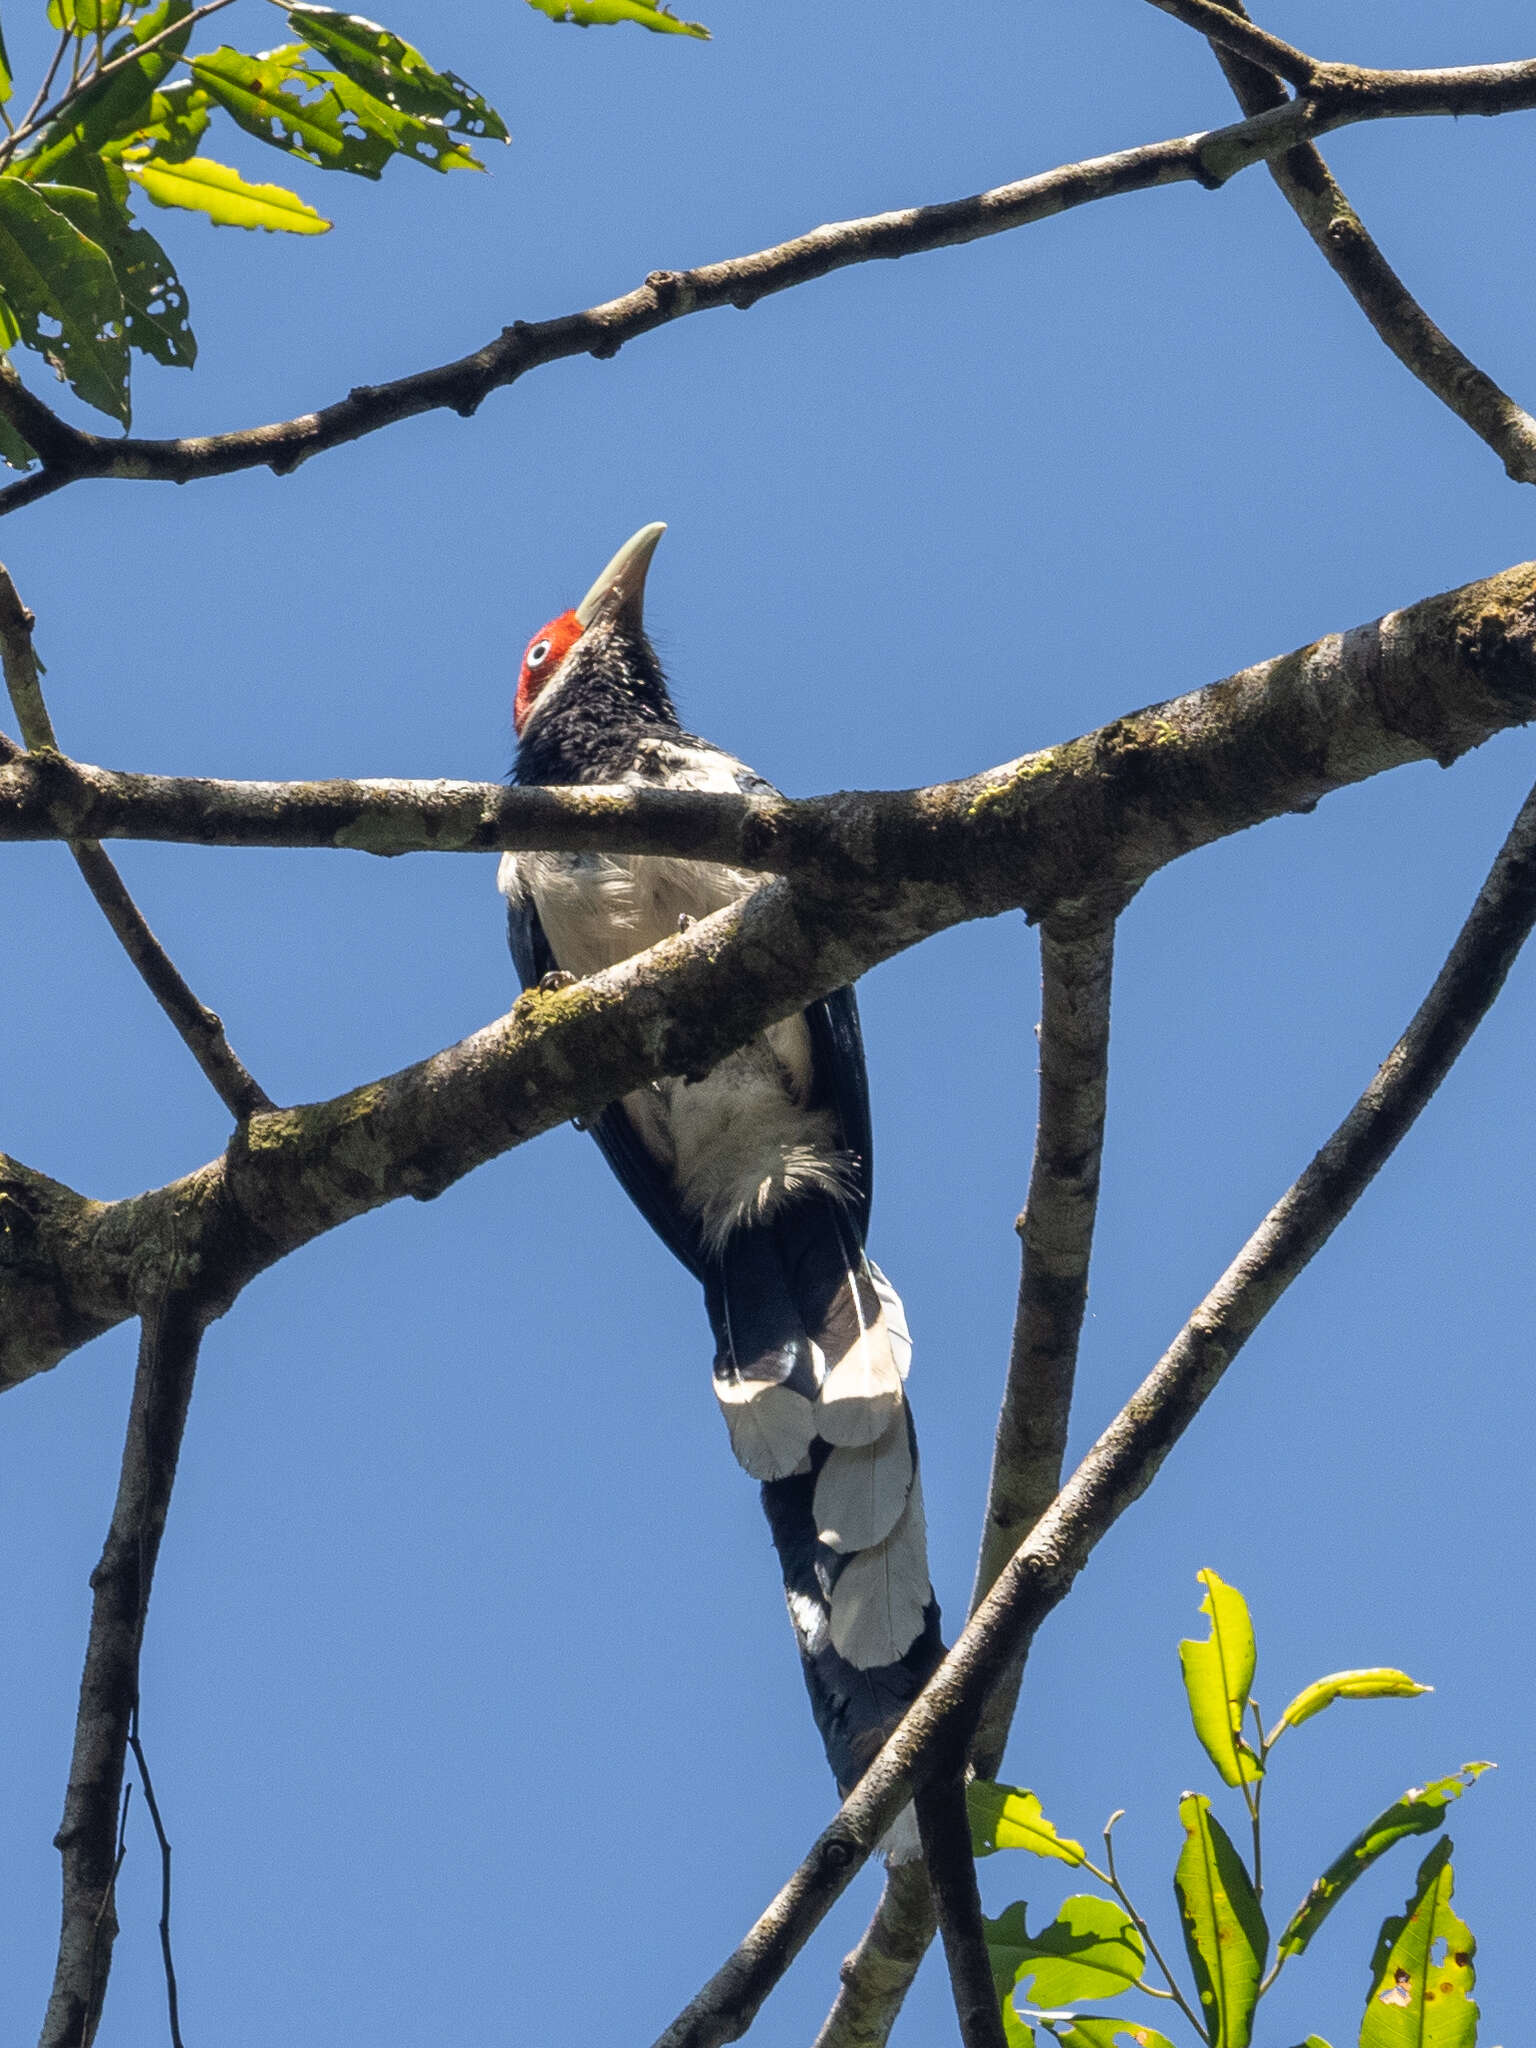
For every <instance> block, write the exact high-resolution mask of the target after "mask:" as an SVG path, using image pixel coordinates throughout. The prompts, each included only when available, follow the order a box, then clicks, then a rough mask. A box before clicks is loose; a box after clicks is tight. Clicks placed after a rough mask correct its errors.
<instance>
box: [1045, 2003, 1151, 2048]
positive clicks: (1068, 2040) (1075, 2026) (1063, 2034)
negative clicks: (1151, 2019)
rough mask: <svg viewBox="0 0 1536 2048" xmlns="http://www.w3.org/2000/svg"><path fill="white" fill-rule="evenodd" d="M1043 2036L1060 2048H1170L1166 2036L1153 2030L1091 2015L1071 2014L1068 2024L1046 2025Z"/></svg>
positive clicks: (1134, 2023) (1047, 2023)
mask: <svg viewBox="0 0 1536 2048" xmlns="http://www.w3.org/2000/svg"><path fill="white" fill-rule="evenodd" d="M1045 2030H1046V2032H1047V2033H1048V2034H1049V2035H1050V2036H1051V2038H1052V2039H1053V2040H1055V2041H1060V2042H1062V2043H1063V2044H1064V2048H1173V2043H1172V2042H1171V2041H1170V2040H1169V2039H1168V2036H1167V2035H1166V2034H1160V2033H1159V2032H1158V2031H1157V2029H1156V2027H1143V2026H1141V2025H1139V2024H1138V2023H1137V2022H1136V2021H1135V2020H1116V2019H1105V2018H1102V2017H1100V2016H1097V2015H1095V2014H1092V2013H1083V2012H1079V2013H1074V2014H1073V2015H1072V2018H1071V2019H1070V2020H1067V2021H1065V2022H1061V2021H1047V2022H1046V2028H1045Z"/></svg>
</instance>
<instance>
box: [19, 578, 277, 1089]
mask: <svg viewBox="0 0 1536 2048" xmlns="http://www.w3.org/2000/svg"><path fill="white" fill-rule="evenodd" d="M32 626H33V616H32V614H31V612H29V611H28V610H27V608H26V606H25V605H24V604H23V603H22V601H21V599H20V597H19V596H18V595H17V591H16V586H15V584H14V583H13V582H12V581H11V578H10V573H9V571H8V570H7V569H6V568H5V567H4V565H3V564H0V663H3V665H4V669H5V682H6V688H7V690H8V691H9V693H10V699H11V703H12V705H13V707H14V709H15V712H16V717H17V721H18V723H19V724H20V726H21V736H22V738H23V739H24V740H25V741H26V743H27V746H28V747H29V748H30V749H32V750H33V751H34V752H36V751H39V750H41V751H43V752H46V753H50V754H57V752H58V741H57V740H56V739H55V737H54V731H53V721H52V719H51V718H50V717H49V716H48V706H47V704H46V703H45V702H44V700H43V688H42V682H41V679H40V677H39V674H38V667H37V656H36V653H35V652H34V650H33V646H32ZM69 850H70V852H71V853H72V854H73V855H74V859H75V865H76V867H78V868H79V870H80V872H81V874H82V875H83V876H84V877H85V885H86V887H87V888H88V889H89V890H90V892H91V894H92V895H93V896H94V897H95V899H96V901H97V904H98V905H99V906H100V909H101V913H102V915H103V916H104V917H105V918H106V920H107V923H108V924H109V925H110V926H111V927H112V930H113V932H114V934H115V935H116V937H117V940H118V943H119V944H120V945H121V946H122V949H123V951H124V952H125V953H126V954H127V955H128V958H129V959H130V960H131V961H132V962H133V964H134V966H135V967H136V968H137V969H138V971H139V974H140V975H141V977H142V978H143V980H144V983H145V985H146V986H147V987H148V989H149V992H150V994H151V995H152V996H153V997H154V999H155V1001H156V1002H157V1003H158V1004H159V1005H160V1007H161V1009H162V1010H164V1012H165V1014H166V1016H167V1017H169V1018H170V1020H171V1022H172V1024H173V1025H174V1026H175V1027H176V1031H177V1034H178V1036H179V1037H180V1039H181V1041H182V1043H183V1044H184V1045H185V1046H186V1048H187V1050H188V1052H190V1053H191V1055H192V1057H193V1059H195V1060H196V1061H197V1064H198V1066H199V1067H201V1069H202V1071H203V1074H204V1075H205V1077H206V1078H207V1080H208V1081H209V1083H210V1084H211V1085H212V1087H213V1090H214V1092H215V1094H217V1096H218V1098H219V1100H220V1101H221V1102H222V1103H223V1104H224V1107H225V1108H226V1109H227V1110H228V1111H229V1112H230V1114H231V1115H232V1116H233V1117H234V1118H235V1119H236V1121H237V1122H238V1121H239V1120H240V1119H241V1118H242V1117H248V1116H252V1115H254V1113H255V1112H256V1111H257V1110H258V1109H270V1108H271V1107H272V1100H271V1097H270V1096H269V1095H268V1094H267V1092H266V1090H265V1089H264V1088H262V1087H261V1086H260V1085H259V1083H258V1082H256V1081H255V1080H254V1079H253V1078H252V1077H251V1075H250V1074H249V1073H248V1072H247V1071H246V1068H245V1065H244V1063H243V1062H242V1061H241V1059H240V1057H239V1055H238V1054H237V1053H236V1051H235V1049H234V1047H233V1046H232V1045H231V1044H230V1042H229V1040H228V1039H227V1038H226V1037H225V1035H224V1026H223V1023H222V1022H221V1021H220V1019H219V1018H218V1017H217V1016H216V1015H215V1013H214V1012H213V1011H212V1010H210V1009H208V1008H207V1006H206V1005H205V1004H203V1003H200V1002H199V1001H198V999H197V997H196V996H195V995H194V994H193V992H192V989H191V988H190V987H189V986H188V984H187V982H186V981H185V980H184V979H183V978H182V976H181V974H180V972H179V971H178V969H177V967H176V964H175V962H174V961H173V960H172V959H171V956H170V955H169V953H167V952H166V950H165V948H164V947H163V946H162V945H161V943H160V941H159V940H158V939H157V938H156V937H155V935H154V933H153V932H152V931H151V930H150V928H149V923H148V920H147V919H146V918H145V916H144V914H143V912H142V911H141V910H140V909H139V906H138V905H137V904H136V903H135V902H134V900H133V898H132V897H131V896H130V895H129V893H128V890H127V888H126V886H125V885H124V882H123V878H122V876H121V875H120V874H119V873H118V872H117V869H116V868H115V867H114V866H113V864H112V862H111V861H110V860H109V859H108V857H107V855H106V854H105V853H104V852H103V851H102V849H101V844H100V842H99V841H98V840H96V839H91V838H86V837H76V838H71V840H70V842H69Z"/></svg>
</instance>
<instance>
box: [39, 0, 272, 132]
mask: <svg viewBox="0 0 1536 2048" xmlns="http://www.w3.org/2000/svg"><path fill="white" fill-rule="evenodd" d="M233 5H234V0H206V4H205V5H204V6H202V7H194V8H193V10H192V12H191V13H190V14H184V15H182V16H181V17H180V18H179V19H178V20H176V21H173V22H171V23H170V25H169V26H168V27H166V28H163V29H160V30H159V31H157V33H156V34H154V35H152V36H146V37H145V38H144V40H143V42H142V43H135V44H134V46H133V48H132V49H131V50H125V51H124V53H123V55H122V56H121V57H115V58H114V59H113V60H112V62H111V63H110V64H102V63H101V62H100V61H99V58H100V45H99V43H98V51H97V55H98V61H97V62H96V63H95V64H93V65H92V66H91V67H90V68H89V69H88V70H87V71H85V72H84V73H82V74H81V76H79V77H78V78H76V79H75V80H74V82H73V83H72V84H71V86H70V88H69V90H68V91H67V92H64V93H61V94H60V95H59V97H58V99H57V100H56V101H55V102H54V104H53V105H52V106H51V107H47V108H44V109H43V110H42V111H41V112H39V111H38V110H39V108H40V107H41V106H42V100H43V97H44V95H45V94H46V92H47V88H48V86H50V85H51V84H52V83H53V72H54V71H56V70H57V69H58V59H57V58H55V60H54V66H53V71H50V72H49V74H48V78H47V80H46V82H45V84H44V87H43V92H42V93H40V94H39V96H38V98H37V99H36V100H34V101H33V103H32V106H31V107H30V108H29V110H28V112H27V117H26V119H25V120H24V121H23V122H22V123H21V125H20V126H19V127H18V128H17V129H16V130H15V131H14V133H12V134H11V135H10V136H8V137H7V138H6V140H5V142H4V143H0V169H3V168H4V167H5V165H6V164H7V163H8V162H9V161H10V159H11V158H12V157H13V156H14V155H15V153H16V150H17V149H18V147H19V146H20V145H21V144H22V143H23V142H26V141H27V140H29V138H30V137H31V136H33V135H35V134H37V132H38V131H39V130H40V129H42V128H47V127H51V126H52V124H53V123H54V122H55V121H57V120H58V119H59V117H60V115H61V114H63V113H65V112H66V111H67V110H68V109H69V108H70V107H71V106H72V105H73V104H74V102H75V101H76V100H77V99H79V98H80V96H81V94H82V93H86V92H89V91H91V89H92V88H93V87H95V86H98V85H102V84H104V83H105V82H106V80H107V79H109V78H115V77H116V76H117V74H118V72H120V71H126V70H127V68H128V66H129V65H130V64H137V63H138V61H139V59H140V58H141V57H147V56H150V55H151V54H152V53H153V52H154V51H155V50H157V49H159V47H160V45H161V44H162V43H166V42H169V41H170V40H171V38H172V37H173V36H183V37H184V36H186V35H187V34H188V33H189V32H190V31H191V30H192V29H194V28H195V27H196V26H197V24H198V23H199V22H200V21H203V20H205V19H206V17H207V16H208V15H210V14H217V13H219V12H220V10H221V9H223V8H225V7H232V6H233ZM67 39H68V38H67V37H66V40H67ZM60 54H61V55H62V49H61V52H60Z"/></svg>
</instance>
